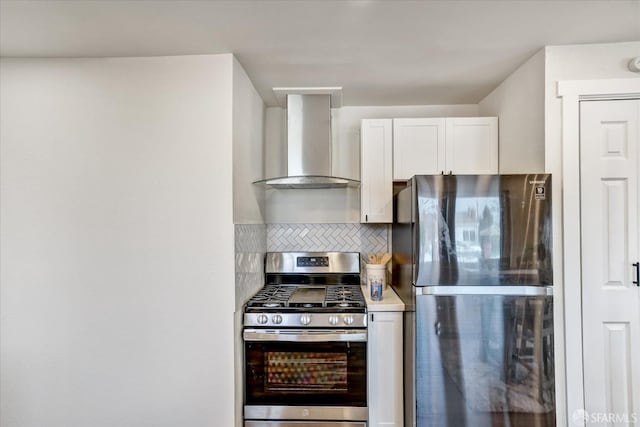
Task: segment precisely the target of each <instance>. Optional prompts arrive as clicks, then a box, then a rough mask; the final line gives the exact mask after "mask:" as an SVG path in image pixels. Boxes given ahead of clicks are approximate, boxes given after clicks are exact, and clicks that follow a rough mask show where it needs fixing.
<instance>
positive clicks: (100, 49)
mask: <svg viewBox="0 0 640 427" xmlns="http://www.w3.org/2000/svg"><path fill="white" fill-rule="evenodd" d="M639 40H640V0H626V1H615V0H609V1H595V0H594V1H591V0H587V1H580V0H573V1H555V0H539V1H515V0H498V1H482V0H471V1H453V0H449V1H427V0H424V1H402V0H386V1H382V0H378V1H374V0H362V1H337V0H320V1H317V0H306V1H305V0H288V1H271V0H235V1H215V0H214V1H189V0H173V1H156V0H142V1H124V0H112V1H107V0H102V1H97V0H96V1H91V0H76V1H65V0H57V1H51V0H46V1H13V0H0V54H1V55H2V56H14V57H106V56H155V55H188V54H212V53H224V52H232V53H234V54H235V55H236V57H237V58H238V60H239V61H240V63H241V64H242V65H243V67H244V68H245V70H246V71H247V73H248V74H249V76H250V78H251V80H252V81H253V83H254V85H255V86H256V89H257V90H258V92H259V93H260V95H261V96H262V98H263V99H264V100H265V102H266V103H267V105H276V98H275V96H274V93H273V91H272V88H273V87H299V86H302V87H308V86H312V87H313V86H316V87H317V86H342V87H343V92H342V95H343V105H429V104H475V103H477V102H478V101H480V100H481V99H482V98H483V97H484V96H486V95H487V94H488V93H490V92H491V91H492V90H493V89H494V88H495V87H496V86H497V85H498V84H499V83H500V82H501V81H502V80H504V78H505V77H507V76H508V75H509V74H510V73H511V72H513V71H514V70H515V69H516V68H517V67H518V66H519V65H520V64H522V63H523V62H524V61H526V60H527V59H528V58H529V57H531V56H532V55H533V54H534V53H535V52H536V51H538V50H539V49H541V48H542V47H543V46H545V45H563V44H583V43H608V42H619V41H639ZM638 55H639V56H640V52H638Z"/></svg>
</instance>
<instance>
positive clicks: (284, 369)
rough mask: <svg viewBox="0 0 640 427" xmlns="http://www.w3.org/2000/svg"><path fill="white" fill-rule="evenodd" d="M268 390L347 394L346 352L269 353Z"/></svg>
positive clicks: (267, 359)
mask: <svg viewBox="0 0 640 427" xmlns="http://www.w3.org/2000/svg"><path fill="white" fill-rule="evenodd" d="M264 366H265V370H266V372H267V375H266V376H265V384H264V387H265V390H267V391H288V390H304V391H310V390H314V391H321V392H346V391H347V390H348V388H347V366H348V364H347V355H346V354H345V353H328V352H327V353H324V352H309V353H304V352H286V351H267V352H265V354H264Z"/></svg>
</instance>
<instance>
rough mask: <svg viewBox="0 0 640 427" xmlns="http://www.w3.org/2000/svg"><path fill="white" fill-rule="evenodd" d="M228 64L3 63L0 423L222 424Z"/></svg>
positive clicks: (228, 297)
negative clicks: (0, 371)
mask: <svg viewBox="0 0 640 427" xmlns="http://www.w3.org/2000/svg"><path fill="white" fill-rule="evenodd" d="M232 64H233V62H232V56H231V55H217V56H210V55H204V56H184V57H155V58H112V59H59V60H54V59H38V60H28V59H2V62H1V65H0V67H1V68H0V71H1V74H0V77H1V80H0V85H1V90H0V107H1V109H0V112H1V116H0V120H1V123H2V126H1V127H0V128H1V130H0V132H1V133H0V144H1V145H0V150H1V151H0V153H1V178H2V179H1V187H0V190H1V192H0V196H1V199H2V200H1V202H2V203H1V211H0V213H1V222H0V226H1V233H2V239H1V240H2V241H1V253H0V267H1V268H0V270H1V276H0V278H1V281H2V288H1V312H2V321H1V325H0V333H1V341H2V348H1V354H0V363H1V369H2V377H1V379H0V387H1V390H0V391H1V408H0V409H1V410H0V414H1V415H0V424H1V425H2V426H3V427H30V426H33V427H41V426H47V427H57V426H60V427H75V426H77V427H86V426H91V427H100V426H105V427H113V426H121V427H125V426H132V427H134V426H135V427H139V426H171V427H174V426H198V427H200V426H212V427H214V426H215V427H217V426H230V425H233V422H234V410H233V408H234V402H233V400H234V393H233V381H234V375H233V370H232V369H231V366H233V363H234V354H233V349H234V346H233V308H234V287H233V283H234V271H233V266H234V260H233V244H234V241H233V239H234V235H233V218H232V206H233V202H232V194H231V190H232V186H231V180H232V177H233V175H232V146H231V138H232V117H231V112H232V108H231V107H232V106H231V97H232V84H231V82H232Z"/></svg>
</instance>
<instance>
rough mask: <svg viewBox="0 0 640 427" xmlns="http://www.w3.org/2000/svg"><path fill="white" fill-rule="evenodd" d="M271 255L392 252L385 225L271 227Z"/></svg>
mask: <svg viewBox="0 0 640 427" xmlns="http://www.w3.org/2000/svg"><path fill="white" fill-rule="evenodd" d="M267 251H269V252H288V251H308V252H314V251H318V252H326V251H341V252H362V253H371V252H389V227H388V226H387V225H384V224H375V225H369V224H268V225H267Z"/></svg>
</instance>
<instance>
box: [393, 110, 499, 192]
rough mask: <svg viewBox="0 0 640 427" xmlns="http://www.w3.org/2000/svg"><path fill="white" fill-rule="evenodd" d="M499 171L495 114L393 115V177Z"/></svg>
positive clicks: (402, 178) (395, 178)
mask: <svg viewBox="0 0 640 427" xmlns="http://www.w3.org/2000/svg"><path fill="white" fill-rule="evenodd" d="M438 173H453V174H459V175H464V174H467V175H470V174H495V173H498V119H497V117H459V118H424V119H395V120H394V121H393V179H394V180H395V181H401V180H407V179H409V178H411V177H412V176H413V175H420V174H422V175H433V174H438Z"/></svg>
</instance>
